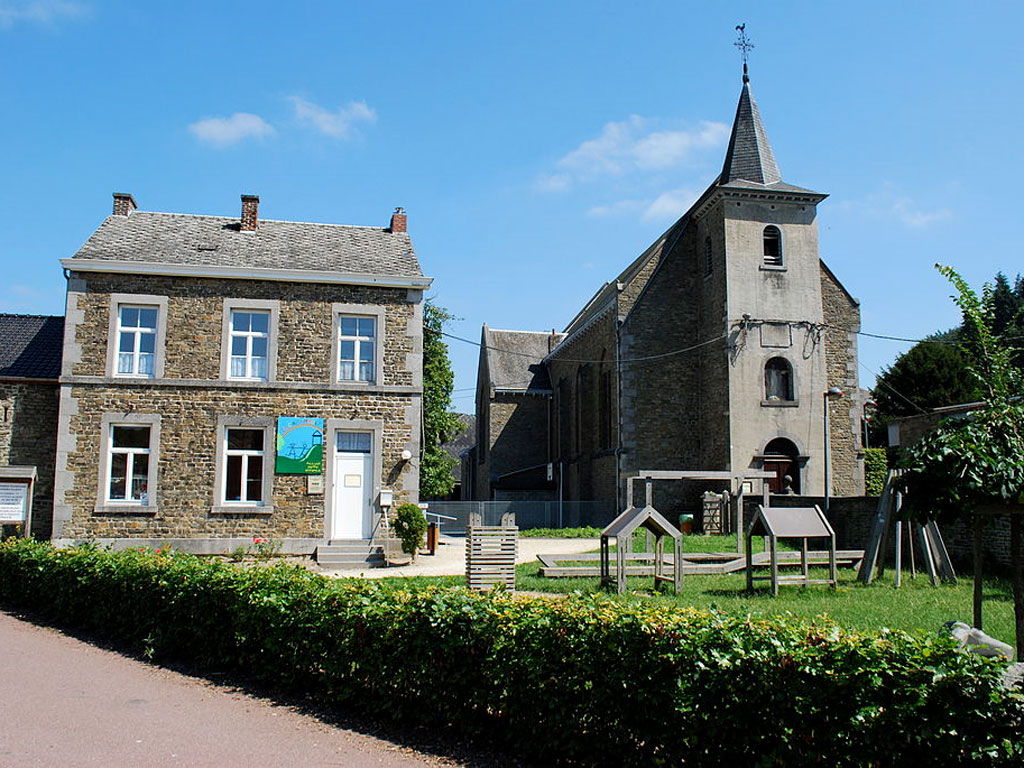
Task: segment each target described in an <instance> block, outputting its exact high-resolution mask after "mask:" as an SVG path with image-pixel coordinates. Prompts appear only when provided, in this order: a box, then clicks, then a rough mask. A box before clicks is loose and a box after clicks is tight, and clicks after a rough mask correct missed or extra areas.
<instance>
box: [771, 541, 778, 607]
mask: <svg viewBox="0 0 1024 768" xmlns="http://www.w3.org/2000/svg"><path fill="white" fill-rule="evenodd" d="M769 539H770V540H771V556H772V597H778V596H779V540H778V539H777V538H775V537H774V536H770V537H769Z"/></svg>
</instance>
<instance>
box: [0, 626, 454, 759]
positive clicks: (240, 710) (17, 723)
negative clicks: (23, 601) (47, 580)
mask: <svg viewBox="0 0 1024 768" xmlns="http://www.w3.org/2000/svg"><path fill="white" fill-rule="evenodd" d="M296 765H301V766H347V767H349V768H362V767H363V766H378V767H380V766H383V767H385V768H391V767H392V766H393V767H394V768H411V767H412V766H434V767H435V768H436V766H438V765H455V763H452V762H448V761H446V760H441V759H438V758H435V757H432V756H428V755H422V754H418V753H414V752H412V751H410V750H408V749H405V748H401V747H398V746H396V745H394V744H390V743H388V742H386V741H382V740H380V739H376V738H372V737H370V736H366V735H363V734H360V733H356V732H354V731H348V730H345V729H342V728H336V727H332V726H329V725H326V724H324V723H322V722H321V721H319V720H317V719H316V718H313V717H309V716H306V715H302V714H299V713H297V712H295V711H293V710H292V709H289V708H287V707H283V706H278V705H274V704H273V703H270V702H267V701H264V700H262V699H258V698H255V697H252V696H248V695H246V694H242V693H238V692H234V691H231V690H228V689H225V688H221V687H218V686H216V685H213V684H210V683H208V682H205V681H202V680H197V679H194V678H191V677H187V676H184V675H181V674H178V673H176V672H172V671H169V670H166V669H161V668H159V667H153V666H149V665H147V664H143V663H141V662H139V661H135V660H134V659H130V658H126V657H124V656H121V655H119V654H117V653H113V652H111V651H107V650H103V649H101V648H96V647H94V646H91V645H89V644H87V643H83V642H81V641H79V640H76V639H74V638H71V637H68V636H66V635H63V634H61V633H59V632H56V631H54V630H51V629H47V628H44V627H38V626H35V625H34V624H30V623H27V622H24V621H20V620H18V619H16V618H14V617H13V616H11V615H10V614H7V613H4V612H2V611H0V766H3V767H4V768H7V767H8V766H17V767H18V768H35V767H36V766H54V767H55V768H57V767H58V766H59V767H60V768H77V767H78V766H110V767H116V766H145V767H146V768H150V767H152V768H163V766H176V767H179V768H180V766H217V767H218V768H229V767H230V766H245V768H258V767H259V766H296Z"/></svg>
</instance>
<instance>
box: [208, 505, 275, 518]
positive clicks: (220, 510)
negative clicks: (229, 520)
mask: <svg viewBox="0 0 1024 768" xmlns="http://www.w3.org/2000/svg"><path fill="white" fill-rule="evenodd" d="M272 514H274V506H273V505H272V504H271V505H267V506H255V505H248V504H239V505H238V506H237V507H236V506H233V505H228V504H221V505H218V506H216V507H212V508H211V509H210V516H211V517H212V516H217V517H223V516H231V517H270V515H272Z"/></svg>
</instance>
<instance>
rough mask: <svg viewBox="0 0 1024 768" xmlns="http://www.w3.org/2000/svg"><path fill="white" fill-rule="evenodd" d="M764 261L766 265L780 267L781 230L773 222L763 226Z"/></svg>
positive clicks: (781, 261)
mask: <svg viewBox="0 0 1024 768" xmlns="http://www.w3.org/2000/svg"><path fill="white" fill-rule="evenodd" d="M762 239H763V241H764V263H765V266H767V267H781V266H782V265H783V259H782V232H781V231H779V228H778V227H776V226H775V225H774V224H769V225H768V226H767V227H765V228H764V235H763V237H762Z"/></svg>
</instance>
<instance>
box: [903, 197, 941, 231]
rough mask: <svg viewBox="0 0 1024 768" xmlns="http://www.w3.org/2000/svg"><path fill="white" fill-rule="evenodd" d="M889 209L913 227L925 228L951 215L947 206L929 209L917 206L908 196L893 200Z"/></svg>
mask: <svg viewBox="0 0 1024 768" xmlns="http://www.w3.org/2000/svg"><path fill="white" fill-rule="evenodd" d="M891 210H892V213H893V214H894V215H895V216H896V218H898V219H899V220H900V221H902V222H903V223H904V224H906V225H907V226H908V227H911V228H913V229H927V228H928V227H930V226H931V225H932V224H934V223H935V222H937V221H942V220H943V219H948V218H949V217H950V216H952V215H953V212H952V211H951V210H949V208H935V209H933V210H930V211H926V210H923V209H921V208H918V207H917V206H916V205H915V204H914V201H913V200H911V199H910V198H909V197H901V198H900V199H899V200H897V201H896V202H894V203H893V204H892V208H891Z"/></svg>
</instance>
